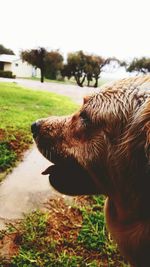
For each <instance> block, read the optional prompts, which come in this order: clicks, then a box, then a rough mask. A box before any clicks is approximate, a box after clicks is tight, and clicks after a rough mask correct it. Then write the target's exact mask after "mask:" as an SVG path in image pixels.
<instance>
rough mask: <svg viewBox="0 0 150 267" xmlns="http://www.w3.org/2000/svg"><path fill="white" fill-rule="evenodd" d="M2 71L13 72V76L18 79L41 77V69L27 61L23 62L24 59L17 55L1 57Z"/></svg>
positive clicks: (0, 65) (3, 55)
mask: <svg viewBox="0 0 150 267" xmlns="http://www.w3.org/2000/svg"><path fill="white" fill-rule="evenodd" d="M0 70H3V71H12V74H13V75H15V76H16V77H22V78H30V77H37V78H39V77H40V69H39V68H36V67H34V66H32V65H30V64H28V63H27V62H25V61H24V62H23V61H22V59H21V58H20V57H17V56H16V55H5V54H2V55H0Z"/></svg>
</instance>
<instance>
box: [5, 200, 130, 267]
mask: <svg viewBox="0 0 150 267" xmlns="http://www.w3.org/2000/svg"><path fill="white" fill-rule="evenodd" d="M88 201H89V203H88V202H87V201H86V203H84V202H83V204H82V205H80V203H79V202H78V198H77V200H76V207H75V206H72V207H70V206H68V205H67V204H65V203H64V201H63V200H62V199H57V200H53V201H52V202H50V203H49V206H48V208H47V210H46V211H35V212H32V213H30V214H28V215H26V216H25V217H24V219H23V220H22V221H21V222H19V223H18V224H16V225H14V226H13V225H8V226H7V229H6V230H3V231H1V232H0V239H1V240H2V242H1V243H0V255H1V251H2V253H4V250H5V249H4V248H5V242H8V240H9V244H10V247H9V250H8V246H6V251H5V254H6V256H4V254H3V256H1V257H0V261H1V264H2V265H1V266H3V267H5V266H7V267H27V266H28V267H86V266H89V267H116V266H117V267H125V266H126V267H127V266H128V265H127V264H126V263H125V262H124V261H123V259H122V258H121V256H120V255H119V253H118V251H117V248H116V245H115V244H114V243H113V241H112V240H111V239H110V237H109V235H108V233H107V230H106V228H105V222H104V216H103V212H102V210H103V203H104V198H103V197H96V198H95V197H89V200H88ZM6 236H7V239H6V241H5V238H6ZM13 247H15V250H14V251H13V253H12V252H11V248H13ZM10 252H11V256H9V257H8V255H9V254H10ZM8 258H9V260H8Z"/></svg>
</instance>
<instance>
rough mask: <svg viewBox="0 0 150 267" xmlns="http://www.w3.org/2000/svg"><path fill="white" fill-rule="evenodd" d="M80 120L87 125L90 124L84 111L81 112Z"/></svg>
mask: <svg viewBox="0 0 150 267" xmlns="http://www.w3.org/2000/svg"><path fill="white" fill-rule="evenodd" d="M80 118H81V120H82V121H83V122H84V123H85V124H89V123H90V119H89V117H88V115H87V113H86V112H85V111H82V112H81V114H80Z"/></svg>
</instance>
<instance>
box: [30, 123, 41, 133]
mask: <svg viewBox="0 0 150 267" xmlns="http://www.w3.org/2000/svg"><path fill="white" fill-rule="evenodd" d="M38 131H39V122H33V123H32V125H31V132H32V133H33V134H37V133H38Z"/></svg>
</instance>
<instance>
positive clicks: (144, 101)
mask: <svg viewBox="0 0 150 267" xmlns="http://www.w3.org/2000/svg"><path fill="white" fill-rule="evenodd" d="M31 129H32V133H33V137H34V139H35V142H36V144H37V147H38V149H39V151H40V152H41V153H42V154H43V155H44V156H45V157H46V158H47V159H48V160H50V161H51V162H53V163H54V165H52V166H50V167H48V168H47V169H46V170H45V171H44V172H43V174H45V175H46V174H49V180H50V184H51V185H52V186H53V187H54V188H55V189H56V190H57V191H59V192H61V193H63V194H67V195H71V196H75V195H90V194H104V195H106V196H107V199H106V203H105V208H104V212H105V217H106V224H107V227H108V230H109V231H110V233H111V236H112V238H113V239H114V240H115V241H116V243H117V244H118V247H119V249H120V251H121V253H122V254H123V255H124V257H125V258H126V259H127V260H128V262H129V263H130V264H131V265H132V266H136V267H149V266H150V75H148V74H147V75H143V76H140V77H139V76H138V77H134V78H126V79H122V80H119V81H117V82H114V83H113V84H109V85H106V86H104V87H103V88H101V89H100V91H99V92H98V93H95V94H93V95H91V96H87V97H85V98H84V101H83V105H82V107H81V108H80V110H79V111H77V112H76V113H74V114H73V115H71V116H67V117H49V118H44V119H40V120H38V121H36V122H35V123H33V124H32V126H31Z"/></svg>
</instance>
